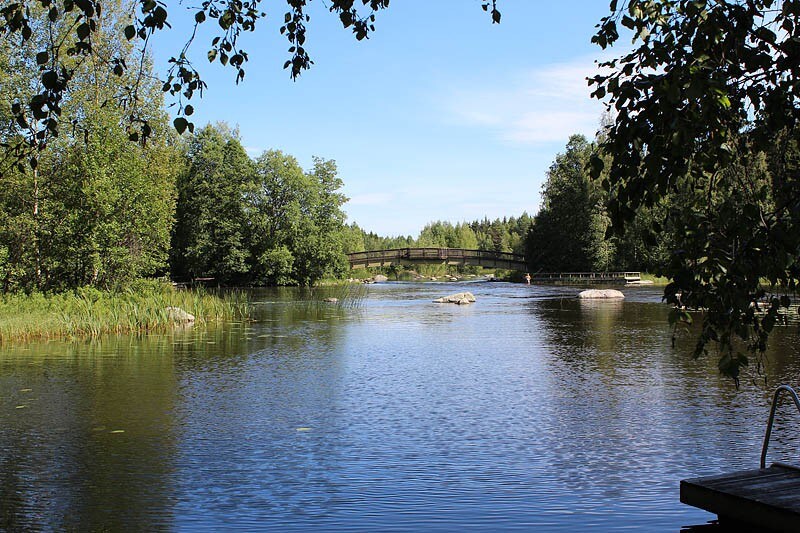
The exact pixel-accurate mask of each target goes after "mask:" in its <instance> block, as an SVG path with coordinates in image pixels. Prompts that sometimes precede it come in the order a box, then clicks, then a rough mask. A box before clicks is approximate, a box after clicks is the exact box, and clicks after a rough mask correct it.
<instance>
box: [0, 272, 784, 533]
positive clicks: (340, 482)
mask: <svg viewBox="0 0 800 533" xmlns="http://www.w3.org/2000/svg"><path fill="white" fill-rule="evenodd" d="M462 290H469V291H471V292H473V293H474V294H475V296H476V298H477V302H476V303H475V304H472V305H469V306H458V305H451V304H434V303H432V302H431V301H432V300H433V299H434V298H436V297H439V296H444V295H447V294H450V293H453V292H459V291H462ZM624 292H625V293H626V299H625V300H624V301H595V302H585V301H579V300H577V299H576V298H575V295H576V293H577V289H575V288H571V287H543V286H525V285H520V284H508V283H447V284H445V283H426V284H415V283H385V284H375V285H371V286H369V289H368V292H367V293H366V295H364V297H363V299H361V300H360V301H359V302H358V305H356V306H355V307H353V308H348V307H346V306H336V305H325V304H322V303H320V302H319V301H318V300H315V301H313V302H309V301H307V300H303V298H302V297H301V295H300V293H299V292H298V291H294V290H269V291H258V292H253V295H252V299H253V301H254V303H255V316H256V318H257V321H256V322H253V323H228V324H222V325H216V326H211V327H208V328H202V327H196V328H189V329H183V330H178V331H173V332H169V333H167V334H157V335H147V336H112V337H104V338H102V339H98V340H86V341H75V342H48V343H39V344H26V345H20V346H12V347H4V348H3V349H2V351H1V352H0V530H2V529H8V530H74V531H97V530H110V531H117V530H126V531H144V530H149V531H152V530H175V531H203V530H274V531H301V530H311V529H313V530H315V531H412V530H414V531H416V530H424V531H500V530H505V531H513V530H520V531H533V530H535V531H576V530H581V531H621V530H626V531H631V530H639V531H680V530H681V529H682V528H685V527H688V526H701V527H700V528H699V529H698V530H703V531H705V530H706V528H705V527H702V526H703V524H706V523H707V522H708V521H710V520H713V519H714V516H713V515H710V514H708V513H705V512H703V511H700V510H697V509H694V508H691V507H688V506H685V505H682V504H681V503H679V501H678V495H679V492H678V484H679V481H680V480H681V479H683V478H686V477H694V476H699V475H710V474H716V473H720V472H723V471H727V470H734V469H743V468H752V467H756V466H757V465H758V460H759V454H760V450H761V439H762V438H763V433H764V428H765V423H766V417H767V415H768V410H769V401H770V397H771V390H773V389H774V387H775V386H776V385H777V384H779V383H784V382H786V383H790V384H794V385H797V384H798V383H797V377H798V376H800V357H798V353H797V341H798V337H797V335H798V334H797V329H796V327H788V328H779V329H778V331H777V332H776V334H775V335H774V338H773V339H772V344H771V346H770V350H769V352H768V358H769V362H768V367H767V368H766V371H765V372H764V373H763V377H759V378H758V379H757V380H753V379H749V378H748V379H745V380H743V381H742V384H741V387H740V389H739V390H738V391H737V390H736V388H735V387H734V386H733V384H732V383H731V382H730V381H729V380H727V379H725V378H722V377H720V376H719V375H718V373H717V371H716V366H715V365H716V362H715V359H716V357H714V356H713V355H712V356H708V357H704V358H701V359H699V360H693V359H692V358H691V356H690V353H691V349H692V347H693V335H694V334H693V333H692V332H688V333H680V332H679V335H678V340H677V344H676V347H675V348H672V346H671V332H670V329H669V326H668V325H667V320H666V317H667V312H668V308H667V307H666V306H665V305H664V304H662V303H660V291H659V290H658V289H653V288H646V287H645V288H626V289H624ZM763 378H766V380H767V384H766V385H765V384H764V383H763ZM797 422H798V417H797V416H796V415H794V414H793V413H792V412H791V411H790V409H789V406H788V405H786V406H784V408H783V409H781V411H780V414H779V417H778V424H777V426H776V429H775V433H774V438H773V443H772V445H771V448H770V458H771V459H774V460H779V459H781V460H791V459H793V458H795V457H796V455H797V450H798V440H797V438H796V436H795V433H796V432H795V431H793V429H792V428H793V427H796V426H795V425H796V424H797ZM710 530H712V531H721V530H720V529H717V528H716V527H712V528H710Z"/></svg>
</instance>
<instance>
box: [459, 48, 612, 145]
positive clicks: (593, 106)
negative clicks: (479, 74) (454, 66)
mask: <svg viewBox="0 0 800 533" xmlns="http://www.w3.org/2000/svg"><path fill="white" fill-rule="evenodd" d="M595 59H596V58H595V57H583V58H579V59H576V60H574V61H571V62H568V63H558V64H551V65H546V66H543V67H538V68H533V69H529V70H527V71H519V72H514V73H510V74H509V75H508V76H505V77H504V78H501V79H494V80H491V81H489V82H480V83H478V84H473V86H472V87H470V88H467V89H464V88H463V87H462V88H460V89H455V90H453V91H451V92H450V93H449V94H447V95H446V96H445V98H446V99H447V100H446V101H447V102H448V103H447V104H446V105H447V108H448V109H449V111H450V112H451V113H452V115H453V116H455V117H456V120H458V121H459V122H461V123H464V124H468V125H472V126H477V127H483V128H487V129H489V130H490V133H491V135H492V136H494V137H496V138H499V139H501V140H504V141H508V142H511V143H519V144H527V145H536V144H543V143H552V142H559V143H563V142H565V141H566V139H567V138H569V136H570V135H572V134H574V133H582V134H584V135H586V136H589V137H591V136H593V135H594V134H595V132H596V131H597V129H598V125H599V122H600V117H601V115H602V113H603V110H604V106H603V104H602V103H601V102H598V101H597V100H595V99H593V98H591V96H590V94H591V92H592V88H591V87H589V86H588V84H587V81H586V78H587V77H590V76H594V75H595V74H596V73H597V72H598V69H597V65H596V64H595V63H594V60H595Z"/></svg>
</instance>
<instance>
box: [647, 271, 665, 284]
mask: <svg viewBox="0 0 800 533" xmlns="http://www.w3.org/2000/svg"><path fill="white" fill-rule="evenodd" d="M644 280H650V281H652V282H653V285H664V286H666V285H668V284H669V278H662V277H660V276H656V275H655V274H648V273H647V272H642V281H644Z"/></svg>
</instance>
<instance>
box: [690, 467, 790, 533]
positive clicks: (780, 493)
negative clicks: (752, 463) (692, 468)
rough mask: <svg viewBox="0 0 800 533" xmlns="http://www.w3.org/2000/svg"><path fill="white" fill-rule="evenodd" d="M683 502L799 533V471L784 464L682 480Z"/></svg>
mask: <svg viewBox="0 0 800 533" xmlns="http://www.w3.org/2000/svg"><path fill="white" fill-rule="evenodd" d="M680 499H681V502H683V503H685V504H688V505H692V506H694V507H699V508H701V509H704V510H706V511H709V512H711V513H714V514H716V515H718V516H719V517H720V519H723V520H733V521H736V522H741V523H745V524H750V525H754V526H758V527H759V528H762V529H769V530H772V531H794V532H797V531H800V470H797V469H794V468H787V467H785V466H781V465H772V466H770V467H769V468H764V469H755V470H744V471H740V472H733V473H729V474H722V475H718V476H709V477H702V478H693V479H685V480H683V481H681V497H680Z"/></svg>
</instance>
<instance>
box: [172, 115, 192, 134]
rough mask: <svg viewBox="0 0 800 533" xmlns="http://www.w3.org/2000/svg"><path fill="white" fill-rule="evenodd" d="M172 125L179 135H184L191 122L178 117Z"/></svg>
mask: <svg viewBox="0 0 800 533" xmlns="http://www.w3.org/2000/svg"><path fill="white" fill-rule="evenodd" d="M172 125H173V126H175V130H176V131H177V132H178V133H183V132H184V131H186V127H187V126H188V125H189V121H188V120H186V119H185V118H183V117H178V118H176V119H175V120H173V121H172Z"/></svg>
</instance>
